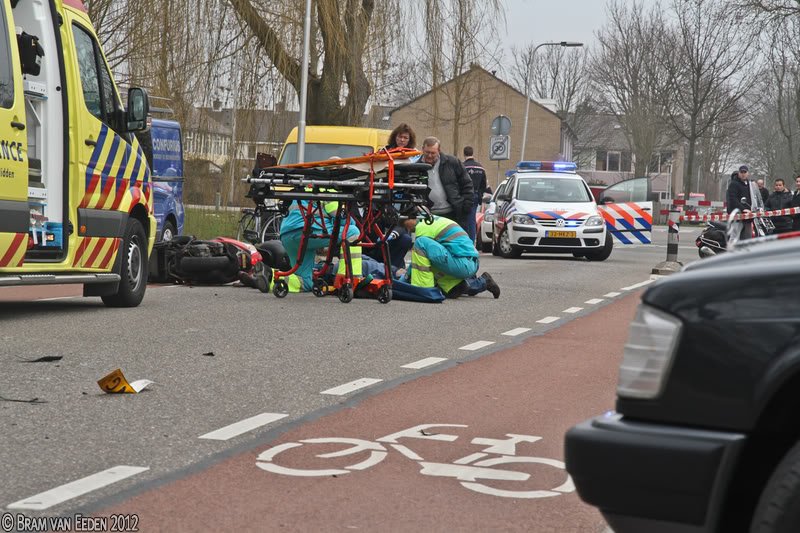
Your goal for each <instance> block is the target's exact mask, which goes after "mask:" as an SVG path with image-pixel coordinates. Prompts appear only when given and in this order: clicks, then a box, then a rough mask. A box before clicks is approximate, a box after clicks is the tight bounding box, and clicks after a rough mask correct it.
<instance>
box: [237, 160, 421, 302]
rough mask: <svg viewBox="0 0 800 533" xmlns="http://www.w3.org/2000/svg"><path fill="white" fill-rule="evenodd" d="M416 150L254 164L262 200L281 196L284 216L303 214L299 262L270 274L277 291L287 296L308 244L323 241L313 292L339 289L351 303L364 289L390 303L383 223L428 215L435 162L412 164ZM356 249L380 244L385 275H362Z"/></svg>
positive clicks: (255, 185) (253, 179) (252, 181)
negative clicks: (408, 215) (409, 215)
mask: <svg viewBox="0 0 800 533" xmlns="http://www.w3.org/2000/svg"><path fill="white" fill-rule="evenodd" d="M419 153H420V152H418V151H416V150H405V149H396V150H390V151H385V150H381V151H380V152H376V153H374V154H369V155H365V156H361V157H353V158H347V159H334V160H327V161H319V162H314V163H301V164H296V165H287V166H279V167H277V166H276V167H268V168H261V169H259V168H256V169H255V170H254V171H253V175H252V176H251V177H249V178H246V181H247V182H248V183H250V184H251V188H257V189H259V190H258V194H259V195H260V196H263V197H264V198H274V199H276V200H278V201H279V206H280V209H281V210H282V212H283V214H284V216H287V215H288V213H289V211H291V210H297V211H299V213H300V214H301V216H302V220H303V225H302V230H301V234H300V245H299V247H298V250H297V255H296V257H295V258H294V266H293V267H292V268H291V269H289V270H276V271H274V272H273V274H272V275H273V282H274V283H273V293H274V294H275V296H277V297H278V298H283V297H285V296H286V295H287V294H288V293H289V284H288V282H287V278H288V277H289V276H291V275H292V274H294V273H295V272H296V271H297V269H298V268H299V266H300V265H301V263H302V262H303V260H304V258H305V255H306V254H307V253H314V254H315V253H316V250H317V248H316V247H314V248H312V249H309V242H310V241H313V242H315V243H319V242H320V241H325V242H327V246H326V247H324V249H325V250H326V253H325V259H324V261H323V262H322V264H321V265H319V267H318V268H315V269H314V272H313V285H312V287H311V291H312V292H313V294H314V295H316V296H325V295H326V294H331V293H335V294H337V295H338V297H339V300H340V301H342V302H345V303H347V302H350V301H351V300H352V299H353V297H354V295H355V291H356V290H357V289H360V288H363V289H365V290H366V291H367V292H369V293H370V294H373V295H374V296H375V297H376V298H377V299H378V301H380V302H381V303H388V302H389V301H391V299H392V273H391V261H390V257H389V247H388V245H387V240H386V235H384V232H383V229H385V228H386V227H387V226H391V225H394V224H397V223H398V222H399V221H400V218H401V213H409V212H412V211H414V212H417V213H421V214H424V215H426V216H427V217H430V216H431V214H430V211H429V209H428V203H429V201H428V194H429V192H430V189H429V188H428V184H427V180H428V170H429V169H430V165H428V164H426V163H411V162H409V160H410V158H412V157H414V156H417V155H419ZM355 247H360V248H367V249H369V248H378V249H380V254H381V257H382V258H383V264H384V268H385V272H384V274H385V275H384V279H381V280H377V279H376V280H371V281H370V280H364V279H363V278H362V276H361V273H360V272H355V273H354V269H353V264H354V261H353V254H352V251H351V250H352V249H353V248H355ZM339 250H341V253H340V258H339V262H340V266H339V268H338V273H337V274H336V275H335V276H334V277H333V279H334V282H333V284H331V283H330V282H329V280H330V279H331V276H330V273H331V271H332V270H331V269H332V265H333V260H334V256H335V255H336V254H337V252H338V251H339ZM357 263H358V264H360V260H359V261H357ZM342 264H343V265H344V268H342V267H341V265H342Z"/></svg>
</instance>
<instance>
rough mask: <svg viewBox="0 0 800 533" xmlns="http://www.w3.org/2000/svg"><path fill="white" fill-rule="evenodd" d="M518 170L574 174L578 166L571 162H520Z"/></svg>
mask: <svg viewBox="0 0 800 533" xmlns="http://www.w3.org/2000/svg"><path fill="white" fill-rule="evenodd" d="M517 169H518V170H551V171H554V172H576V171H577V170H578V165H577V164H576V163H573V162H572V161H520V162H519V163H517Z"/></svg>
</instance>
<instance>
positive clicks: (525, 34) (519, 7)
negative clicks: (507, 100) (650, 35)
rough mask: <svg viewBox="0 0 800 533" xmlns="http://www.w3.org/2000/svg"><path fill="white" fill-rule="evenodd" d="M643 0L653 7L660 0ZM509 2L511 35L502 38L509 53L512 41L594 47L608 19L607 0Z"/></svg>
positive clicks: (507, 3)
mask: <svg viewBox="0 0 800 533" xmlns="http://www.w3.org/2000/svg"><path fill="white" fill-rule="evenodd" d="M629 1H630V3H633V0H629ZM641 2H642V3H644V4H645V6H648V7H649V6H650V5H652V4H655V3H656V0H641ZM662 3H663V2H662ZM505 5H506V26H507V27H506V30H507V32H508V35H507V37H506V38H504V39H501V41H502V42H503V43H504V44H505V48H506V50H507V53H509V57H510V49H511V46H512V45H513V46H516V47H518V48H522V47H524V46H525V45H527V44H529V43H533V44H539V43H543V42H547V41H579V42H582V43H584V44H585V45H586V46H589V47H592V46H593V45H594V43H595V38H594V32H595V31H596V30H598V29H600V28H601V27H602V26H603V25H604V24H605V21H606V0H505Z"/></svg>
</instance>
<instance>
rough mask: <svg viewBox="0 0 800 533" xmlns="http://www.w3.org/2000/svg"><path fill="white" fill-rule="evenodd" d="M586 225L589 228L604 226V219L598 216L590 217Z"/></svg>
mask: <svg viewBox="0 0 800 533" xmlns="http://www.w3.org/2000/svg"><path fill="white" fill-rule="evenodd" d="M584 225H585V226H586V227H589V228H592V227H597V226H602V225H603V217H599V216H597V215H595V216H592V217H589V218H587V219H586V224H584Z"/></svg>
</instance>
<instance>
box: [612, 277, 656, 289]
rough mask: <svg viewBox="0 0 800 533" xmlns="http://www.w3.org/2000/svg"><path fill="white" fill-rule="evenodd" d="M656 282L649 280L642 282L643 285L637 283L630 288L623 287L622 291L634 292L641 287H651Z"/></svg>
mask: <svg viewBox="0 0 800 533" xmlns="http://www.w3.org/2000/svg"><path fill="white" fill-rule="evenodd" d="M654 281H655V280H654V279H648V280H645V281H642V282H641V283H636V284H634V285H630V286H628V287H622V289H620V290H622V291H632V290H633V289H638V288H639V287H644V286H645V285H650V284H651V283H653V282H654Z"/></svg>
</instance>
